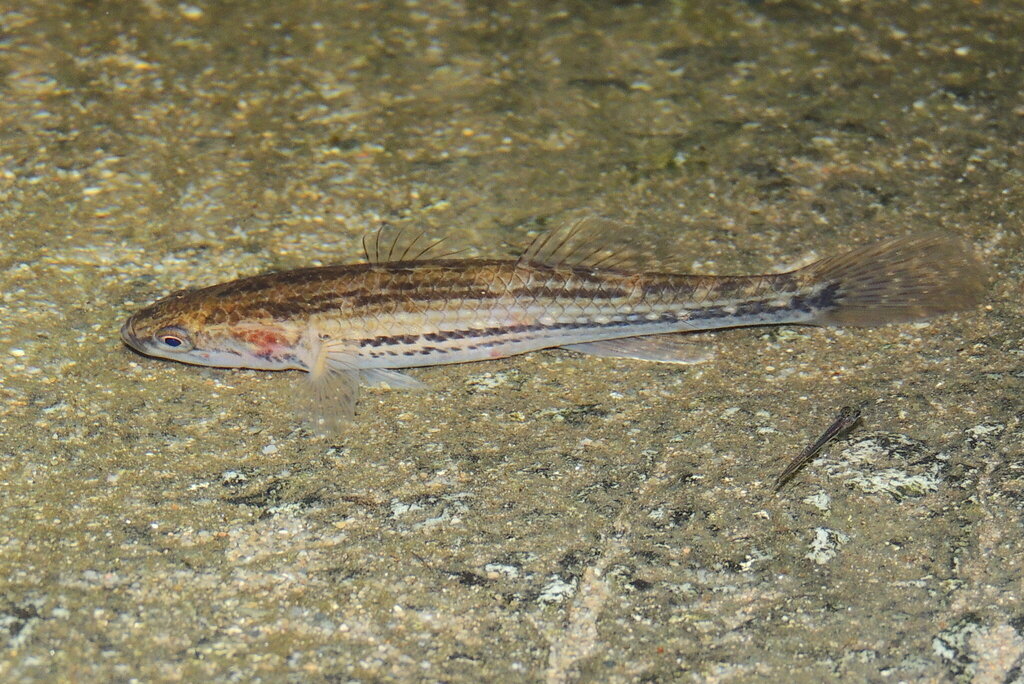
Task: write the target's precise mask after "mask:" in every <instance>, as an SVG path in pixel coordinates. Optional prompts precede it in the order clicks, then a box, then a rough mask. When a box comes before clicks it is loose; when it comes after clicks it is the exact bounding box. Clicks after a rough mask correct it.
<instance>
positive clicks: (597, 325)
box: [121, 229, 985, 422]
mask: <svg viewBox="0 0 1024 684" xmlns="http://www.w3.org/2000/svg"><path fill="white" fill-rule="evenodd" d="M574 230H575V229H574ZM571 237H573V236H572V235H570V238H571ZM548 240H549V239H548V238H544V240H543V242H542V244H541V245H540V247H539V248H538V247H536V246H531V247H530V248H529V249H528V250H527V251H526V252H525V253H524V255H523V256H522V257H520V258H519V259H509V260H497V259H431V258H420V259H416V260H411V261H410V260H405V261H393V262H385V263H363V264H350V265H339V266H325V267H318V268H307V269H298V270H294V271H285V272H279V273H270V274H266V275H258V276H252V277H249V278H243V279H239V280H236V281H232V282H228V283H221V284H219V285H213V286H211V287H207V288H202V289H198V290H187V291H181V292H177V293H174V294H172V295H170V296H168V297H165V298H164V299H162V300H159V301H157V302H156V303H154V304H152V305H150V306H148V307H146V308H144V309H142V310H140V311H138V312H136V313H135V314H134V315H133V316H131V317H130V318H129V319H128V320H127V321H126V322H125V324H124V326H123V327H122V330H121V335H122V338H123V340H124V341H125V342H126V343H127V344H128V345H129V346H131V347H132V348H134V349H136V350H137V351H140V352H142V353H144V354H147V355H150V356H156V357H161V358H167V359H173V360H177V361H182V362H185V363H192V364H199V365H208V366H221V367H240V368H256V369H263V370H288V369H293V370H302V371H307V373H308V375H309V378H310V381H311V386H312V387H313V388H314V390H315V391H314V394H315V396H316V397H318V401H319V402H320V403H321V404H328V405H326V406H321V407H320V408H319V409H318V410H319V411H321V412H323V413H325V414H326V413H329V412H330V411H331V410H336V413H338V414H339V415H340V416H341V417H342V418H344V417H347V416H348V415H350V414H351V412H352V411H353V410H354V406H355V398H356V397H357V395H358V391H357V390H358V385H359V383H360V382H361V381H362V380H372V381H374V382H386V383H388V384H391V385H396V386H403V387H410V386H414V385H416V381H415V380H414V379H412V378H408V377H406V376H404V375H402V374H400V373H398V372H397V371H395V370H394V369H405V368H409V367H415V366H430V365H438V364H448V363H461V362H468V361H480V360H484V359H494V358H501V357H505V356H512V355H515V354H521V353H524V352H529V351H535V350H538V349H545V348H550V347H563V348H568V349H573V350H577V351H582V352H585V353H589V354H594V355H598V356H619V357H630V358H640V359H645V360H651V361H665V362H676V363H685V362H692V361H694V360H696V359H695V358H694V357H693V356H692V350H690V351H686V350H685V347H683V346H682V345H681V344H680V338H681V337H685V336H680V335H678V334H677V333H686V332H693V331H699V330H713V329H718V328H731V327H737V326H750V325H779V324H811V325H880V324H884V323H893V322H900V321H912V320H919V319H923V318H928V317H931V316H935V315H939V314H944V313H949V312H952V311H958V310H962V309H965V308H968V307H970V306H973V305H975V304H976V303H977V302H978V301H980V300H981V298H982V296H983V294H984V289H985V286H984V280H985V277H984V276H985V274H984V269H983V267H982V266H981V264H980V262H979V261H978V260H977V258H976V257H975V256H974V255H973V252H972V251H971V249H970V248H969V247H968V246H967V245H966V244H965V243H963V242H962V241H960V240H958V239H955V238H951V237H947V236H941V235H934V234H932V235H924V236H912V237H909V238H902V239H896V240H889V241H886V242H882V243H878V244H875V245H869V246H867V247H861V248H859V249H854V250H852V251H850V252H847V253H845V254H840V255H838V256H832V257H827V258H825V259H822V260H820V261H817V262H815V263H813V264H810V265H809V266H805V267H804V268H801V269H797V270H795V271H790V272H786V273H775V274H762V275H749V276H710V275H683V274H673V273H660V272H653V273H652V272H643V271H630V270H627V269H625V268H623V267H621V266H617V267H614V268H608V267H602V266H600V265H599V262H602V261H604V260H605V258H606V257H605V256H602V255H603V254H604V252H602V250H600V249H589V248H587V249H585V250H583V251H584V252H585V253H586V256H584V257H583V258H580V259H573V258H569V257H567V256H566V254H565V253H566V252H569V254H573V253H575V252H578V251H580V250H578V249H576V248H574V249H572V250H569V249H568V248H566V247H565V245H566V244H571V243H570V242H569V240H568V238H564V237H563V238H559V239H557V240H555V241H554V242H551V243H550V244H551V245H553V246H550V247H549V246H547V245H548ZM560 250H561V251H560ZM405 251H408V249H406V250H405ZM393 252H398V253H404V252H402V251H400V250H396V249H395V248H394V246H392V247H391V248H390V249H388V253H389V254H390V253H393ZM332 402H334V403H337V404H338V406H337V407H332V406H330V405H329V404H331V403H332ZM321 422H324V421H323V420H321Z"/></svg>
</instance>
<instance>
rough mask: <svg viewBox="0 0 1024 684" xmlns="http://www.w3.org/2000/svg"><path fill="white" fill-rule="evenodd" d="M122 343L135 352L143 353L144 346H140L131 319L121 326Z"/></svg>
mask: <svg viewBox="0 0 1024 684" xmlns="http://www.w3.org/2000/svg"><path fill="white" fill-rule="evenodd" d="M121 341H122V342H124V343H125V344H127V345H128V346H129V347H131V348H132V349H134V350H135V351H142V345H141V344H139V338H138V337H136V335H135V327H134V326H133V325H132V319H131V318H129V319H128V320H127V321H125V322H124V325H122V326H121Z"/></svg>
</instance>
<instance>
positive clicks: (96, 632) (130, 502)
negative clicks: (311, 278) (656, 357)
mask: <svg viewBox="0 0 1024 684" xmlns="http://www.w3.org/2000/svg"><path fill="white" fill-rule="evenodd" d="M0 17H2V21H0V23H2V25H3V26H4V27H5V32H4V41H3V42H2V43H0V65H2V67H3V68H2V70H0V73H2V74H3V82H2V83H3V86H2V87H3V91H2V92H3V95H2V97H0V121H2V127H0V130H2V131H3V132H2V133H0V136H2V137H0V140H2V145H0V234H2V235H3V238H2V240H3V242H2V245H3V247H4V248H3V249H2V250H0V294H2V300H0V369H2V370H0V397H2V404H0V468H2V471H0V483H2V491H3V501H4V504H3V507H2V511H0V529H2V530H3V531H2V532H0V577H3V578H4V579H3V580H0V582H2V587H3V591H2V597H3V600H2V601H0V624H2V625H3V626H4V627H5V628H6V632H4V630H0V645H2V647H3V649H4V650H3V655H2V659H0V675H2V676H3V678H4V679H5V680H10V681H16V680H21V681H28V680H39V679H52V680H57V679H95V680H111V679H126V678H129V677H138V678H140V679H145V680H154V679H185V680H198V679H204V680H205V679H212V680H218V681H219V680H225V679H229V678H239V679H245V680H252V679H257V678H262V679H266V680H275V681H276V680H281V679H284V678H288V677H291V678H295V679H313V680H317V679H319V678H327V677H332V678H337V679H344V680H348V679H353V680H365V679H379V680H410V679H423V680H441V679H444V680H449V681H480V680H498V679H510V678H515V679H528V680H543V679H546V680H549V681H567V680H578V679H582V680H606V681H670V680H676V679H701V680H704V679H721V680H740V681H743V680H749V679H757V678H770V679H777V678H780V677H789V678H792V679H795V680H799V681H820V680H821V679H822V678H825V677H835V676H840V677H845V678H850V679H869V678H870V679H879V678H882V677H891V678H893V679H894V680H897V679H902V680H911V679H925V678H934V679H945V678H961V679H964V680H966V679H969V678H970V677H972V676H977V677H978V678H979V681H989V680H993V679H998V680H1003V679H1005V678H1006V677H1008V676H1011V674H1012V671H1013V668H1015V667H1017V668H1018V669H1019V664H1018V661H1019V660H1020V659H1021V658H1022V654H1024V639H1022V637H1021V635H1020V634H1019V633H1018V630H1019V628H1020V615H1019V611H1018V610H1017V608H1016V606H1018V605H1019V604H1020V600H1021V596H1020V591H1021V588H1020V577H1021V574H1022V570H1024V569H1022V568H1021V560H1020V559H1021V558H1024V554H1022V551H1024V549H1022V548H1021V542H1020V535H1019V534H1018V530H1019V529H1020V525H1021V522H1022V520H1021V516H1022V513H1021V506H1020V503H1019V499H1020V496H1019V492H1020V490H1021V486H1022V480H1021V475H1020V473H1019V472H1018V471H1019V468H1018V462H1019V461H1020V456H1021V452H1022V449H1021V436H1022V426H1021V418H1020V416H1021V404H1020V400H1019V396H1020V393H1021V378H1022V377H1024V374H1022V371H1021V367H1022V364H1021V359H1022V354H1024V349H1022V344H1021V339H1022V337H1024V320H1022V316H1021V311H1020V303H1019V302H1020V292H1021V286H1022V283H1021V279H1022V273H1024V258H1022V256H1021V253H1022V252H1021V247H1022V242H1024V237H1022V230H1021V225H1020V212H1021V207H1022V206H1024V190H1022V188H1024V183H1022V182H1021V180H1022V171H1024V164H1022V146H1021V142H1020V141H1021V140H1022V139H1024V135H1022V133H1024V109H1022V103H1021V100H1020V96H1019V93H1020V92H1021V91H1022V86H1024V83H1022V80H1024V78H1022V75H1021V74H1022V69H1021V63H1020V57H1019V54H1020V50H1019V36H1020V35H1021V34H1022V31H1024V13H1022V11H1021V10H1020V8H1018V7H1015V6H1013V5H1012V4H1011V3H1005V4H1004V5H1003V6H1000V5H998V4H982V3H979V4H974V3H939V4H935V5H928V4H926V3H919V4H916V5H905V4H900V5H899V6H898V7H897V6H896V5H893V6H891V7H890V6H889V5H888V4H884V3H878V4H856V3H834V4H830V3H820V2H775V3H767V2H766V3H741V2H733V3H721V4H717V5H716V6H715V8H713V9H712V8H709V7H700V6H691V5H687V4H684V3H678V2H648V3H634V4H628V3H590V4H584V3H569V2H556V3H546V2H545V3H540V2H537V3H509V4H503V5H499V6H491V7H486V8H485V7H482V6H479V5H477V4H476V3H458V2H449V3H444V4H436V5H435V4H425V3H424V4H416V3H407V4H401V3H381V4H373V3H367V4H365V5H356V4H348V3H338V4H336V5H332V4H326V3H313V2H279V3H273V6H272V7H270V6H267V7H255V8H254V7H249V6H246V7H242V6H233V7H231V8H224V7H218V6H209V7H207V6H204V5H198V4H196V5H188V4H171V3H168V4H161V3H158V2H146V3H139V4H138V5H131V6H129V5H126V4H120V3H109V4H105V3H91V4H90V3H64V4H61V3H45V4H40V5H33V4H30V3H24V4H22V5H20V6H18V7H15V8H12V9H7V10H3V13H2V14H0ZM591 213H593V214H601V215H604V216H608V217H611V218H613V219H615V220H619V221H622V222H623V223H624V224H625V225H627V226H631V227H634V228H635V231H636V233H635V240H636V241H637V242H638V243H641V244H643V245H644V246H645V248H646V247H647V245H649V248H650V250H651V253H652V256H657V257H659V258H667V259H673V260H675V261H676V262H677V263H681V264H683V265H685V266H687V267H689V268H691V269H692V270H696V271H706V272H716V273H735V272H762V271H765V270H770V269H773V268H775V267H778V266H785V265H789V264H792V263H794V262H796V261H798V260H800V259H801V258H805V257H807V256H809V255H811V254H817V255H819V256H820V255H824V254H829V253H832V252H833V251H836V250H839V249H842V248H845V247H847V246H849V245H851V244H855V243H862V242H865V241H868V240H872V239H878V238H882V237H888V236H893V235H903V234H908V233H912V232H915V231H922V230H934V229H938V230H944V231H948V232H951V233H957V234H961V235H964V236H966V237H967V238H968V239H970V240H972V241H973V242H974V243H975V244H976V245H977V246H978V248H979V251H980V252H981V253H982V254H983V255H984V257H985V258H986V260H988V261H989V262H990V263H991V264H992V266H993V271H994V273H995V274H996V278H995V280H994V284H993V288H992V295H991V298H990V302H989V305H988V306H987V307H985V308H983V309H979V310H978V311H976V312H970V313H965V314H962V315H959V316H956V317H948V318H943V319H941V320H938V321H935V322H932V323H929V324H923V325H916V326H915V325H911V326H894V327H888V328H882V329H873V330H852V329H850V330H819V329H800V328H780V329H774V330H759V331H731V332H726V333H720V334H716V335H706V336H702V337H701V340H702V342H704V343H706V344H708V345H710V346H711V347H712V348H713V349H714V350H715V358H714V360H713V361H712V362H710V363H707V364H703V365H700V366H693V367H677V366H654V365H645V364H642V363H638V362H628V361H612V360H602V359H594V358H586V357H581V356H577V355H573V354H570V353H566V352H558V351H553V352H544V353H538V354H532V355H528V356H523V357H518V358H513V359H507V360H502V361H495V362H492V363H478V364H472V365H464V366H453V367H447V368H434V369H425V370H422V371H419V372H417V373H416V375H417V377H418V378H420V379H421V380H423V381H425V382H428V383H430V384H431V385H432V386H433V387H434V388H435V391H434V392H433V393H431V394H429V395H422V394H405V393H401V392H387V391H371V392H367V393H366V394H365V396H364V399H363V402H362V404H361V409H360V416H359V421H358V422H357V423H356V424H355V425H353V426H352V427H351V429H350V431H349V433H348V434H346V436H345V437H344V438H343V439H341V440H334V441H325V440H322V439H318V438H313V437H311V436H309V435H308V434H307V433H306V432H305V430H304V428H303V427H302V425H301V424H300V422H299V421H297V420H296V419H295V417H294V415H293V413H292V411H291V403H292V402H293V399H294V396H295V391H296V390H295V385H296V382H297V381H299V380H300V378H298V377H294V376H293V374H289V373H277V374H267V373H262V374H261V373H257V372H250V371H220V370H210V369H200V368H195V367H186V366H181V365H175V364H170V363H165V362H160V361H157V360H153V359H146V358H143V357H140V356H137V355H134V354H133V353H131V352H130V351H129V350H127V349H125V348H123V347H122V346H121V344H120V342H119V340H118V336H117V331H118V327H119V325H120V322H121V321H122V319H123V318H124V317H125V316H126V315H128V314H129V313H130V312H131V311H132V310H134V309H135V308H137V307H138V306H140V305H142V304H145V303H147V302H149V301H151V300H153V299H155V298H156V297H158V296H160V295H161V294H163V293H165V292H167V291H170V290H173V289H177V288H179V287H184V286H190V285H206V284H211V283H214V282H219V281H221V280H224V279H228V278H233V277H236V276H239V275H247V274H252V273H258V272H262V271H266V270H271V269H278V268H291V267H296V266H301V265H308V264H315V263H328V262H336V261H346V260H351V259H355V258H358V256H359V254H360V252H361V247H360V245H359V239H360V238H361V237H362V235H363V234H364V233H366V232H368V231H372V230H374V229H376V228H377V227H378V226H379V225H380V223H381V222H387V223H389V224H393V225H395V226H398V227H408V228H413V229H416V230H420V229H426V230H427V231H428V232H429V233H430V234H432V235H438V236H440V235H446V236H448V237H449V239H450V240H451V241H452V242H453V243H455V244H457V245H460V246H462V245H466V246H469V247H472V248H473V249H474V250H476V252H475V253H479V254H482V255H508V254H513V253H515V250H516V249H517V248H516V245H521V244H524V243H525V242H526V240H527V236H528V234H530V232H531V231H534V230H536V229H538V228H540V227H542V226H546V225H552V224H557V223H558V222H561V221H566V220H571V219H572V217H574V216H579V215H581V214H591ZM862 402H863V403H866V408H865V410H864V422H863V425H862V426H861V427H859V428H858V429H856V430H854V431H853V432H852V433H851V434H850V435H849V436H848V437H847V438H845V439H844V440H841V441H840V442H839V443H837V444H835V445H833V446H831V447H829V448H828V449H826V451H825V453H824V455H823V456H821V457H820V458H819V459H818V460H816V461H815V462H814V463H812V464H810V465H809V466H808V467H807V468H805V469H804V470H803V471H801V473H799V474H798V475H797V476H796V478H795V479H794V480H793V482H792V483H791V484H790V485H789V486H788V487H787V488H785V489H783V491H782V493H781V494H780V495H775V494H773V491H772V486H773V484H774V478H775V476H776V475H777V473H778V471H779V469H780V468H781V467H782V466H783V465H784V464H785V462H786V461H787V460H788V459H790V458H792V457H793V456H794V455H796V454H797V453H798V452H799V451H800V449H802V448H803V447H804V446H805V444H806V443H807V442H809V441H810V440H813V439H814V438H815V437H816V436H817V435H818V434H819V433H820V431H821V430H822V429H824V428H825V427H826V426H827V425H828V423H829V422H830V421H831V420H832V418H833V417H834V415H835V413H836V411H837V410H838V409H839V407H840V406H843V405H850V404H860V403H862Z"/></svg>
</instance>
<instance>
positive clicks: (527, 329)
mask: <svg viewBox="0 0 1024 684" xmlns="http://www.w3.org/2000/svg"><path fill="white" fill-rule="evenodd" d="M680 320H684V321H685V320H686V318H682V319H681V318H680V317H679V316H677V315H676V314H672V313H664V314H661V315H660V316H659V317H658V319H657V320H653V321H652V320H650V319H648V318H647V317H645V316H642V315H640V314H626V315H624V316H619V317H617V318H616V320H612V321H608V322H607V323H576V322H572V323H555V324H550V325H545V324H542V323H535V324H533V325H508V326H501V327H490V328H466V329H463V330H452V331H442V332H436V333H426V334H424V335H422V336H421V335H381V336H378V337H370V338H367V339H364V340H360V341H359V346H360V347H380V346H393V345H402V344H416V343H417V342H419V341H420V340H421V339H422V340H425V341H427V342H448V341H451V340H468V341H470V342H473V341H474V340H480V342H477V343H476V344H475V345H474V346H471V347H468V348H469V349H473V348H475V347H491V346H494V345H496V344H504V343H505V340H494V341H485V340H486V338H489V337H505V336H509V335H528V334H529V333H536V332H549V331H553V330H581V329H587V330H592V329H594V328H616V327H624V326H633V325H638V324H651V323H677V322H679V321H680Z"/></svg>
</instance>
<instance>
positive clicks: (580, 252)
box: [518, 216, 652, 271]
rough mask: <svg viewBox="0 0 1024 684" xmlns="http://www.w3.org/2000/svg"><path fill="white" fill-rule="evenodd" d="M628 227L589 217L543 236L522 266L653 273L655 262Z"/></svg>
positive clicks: (522, 259) (535, 241) (526, 254)
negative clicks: (631, 235) (652, 261)
mask: <svg viewBox="0 0 1024 684" xmlns="http://www.w3.org/2000/svg"><path fill="white" fill-rule="evenodd" d="M632 232H633V231H631V230H630V229H629V227H628V226H625V225H623V224H622V223H619V222H618V221H613V220H611V219H607V218H603V217H600V216H585V217H583V218H581V219H577V220H575V221H572V222H570V223H565V224H563V225H560V226H558V227H556V228H552V229H551V230H548V231H545V232H542V233H539V234H538V235H537V236H536V237H534V238H533V241H532V242H530V244H529V246H527V248H526V249H525V250H524V251H523V253H522V254H521V255H520V256H519V259H518V262H519V263H521V264H536V265H544V266H570V267H577V268H605V269H617V270H631V271H633V270H635V271H649V270H652V269H651V265H652V263H651V259H650V257H649V253H648V252H647V251H646V250H643V251H642V250H640V249H639V248H638V247H637V245H636V240H635V239H634V240H630V239H629V238H630V234H631V233H632Z"/></svg>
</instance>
